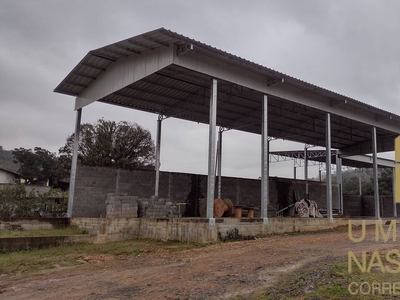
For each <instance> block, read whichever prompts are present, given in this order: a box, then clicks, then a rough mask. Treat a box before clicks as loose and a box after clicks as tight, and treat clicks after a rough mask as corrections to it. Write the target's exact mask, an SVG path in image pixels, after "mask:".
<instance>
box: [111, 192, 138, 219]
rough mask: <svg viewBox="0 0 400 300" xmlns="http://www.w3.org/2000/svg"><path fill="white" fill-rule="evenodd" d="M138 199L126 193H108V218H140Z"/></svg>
mask: <svg viewBox="0 0 400 300" xmlns="http://www.w3.org/2000/svg"><path fill="white" fill-rule="evenodd" d="M138 199H139V198H138V197H137V196H128V194H126V193H108V194H107V200H106V217H107V218H110V217H117V216H118V217H130V218H137V216H138Z"/></svg>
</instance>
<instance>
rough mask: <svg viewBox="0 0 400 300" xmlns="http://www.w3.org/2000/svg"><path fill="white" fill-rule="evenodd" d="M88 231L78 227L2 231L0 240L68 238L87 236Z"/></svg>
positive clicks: (0, 231)
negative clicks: (49, 237) (34, 237)
mask: <svg viewBox="0 0 400 300" xmlns="http://www.w3.org/2000/svg"><path fill="white" fill-rule="evenodd" d="M87 233H88V231H87V230H86V229H84V228H79V227H78V226H68V227H66V228H60V229H24V230H11V229H4V230H0V238H8V237H29V236H68V235H79V234H87Z"/></svg>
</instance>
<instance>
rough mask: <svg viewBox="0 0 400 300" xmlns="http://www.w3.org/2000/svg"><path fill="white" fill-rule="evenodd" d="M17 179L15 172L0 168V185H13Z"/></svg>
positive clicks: (17, 175)
mask: <svg viewBox="0 0 400 300" xmlns="http://www.w3.org/2000/svg"><path fill="white" fill-rule="evenodd" d="M19 178H20V175H19V174H18V173H17V172H15V171H13V170H10V169H6V168H4V167H0V184H10V183H11V184H13V183H15V181H16V180H17V179H19Z"/></svg>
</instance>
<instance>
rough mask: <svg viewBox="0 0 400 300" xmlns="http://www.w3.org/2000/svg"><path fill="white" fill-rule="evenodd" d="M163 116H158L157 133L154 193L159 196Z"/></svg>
mask: <svg viewBox="0 0 400 300" xmlns="http://www.w3.org/2000/svg"><path fill="white" fill-rule="evenodd" d="M162 120H163V117H162V116H161V115H159V116H158V120H157V135H156V165H155V168H156V184H155V188H154V195H155V196H156V197H158V190H159V186H160V165H161V164H160V153H161V124H162Z"/></svg>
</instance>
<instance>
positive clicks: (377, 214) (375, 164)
mask: <svg viewBox="0 0 400 300" xmlns="http://www.w3.org/2000/svg"><path fill="white" fill-rule="evenodd" d="M372 161H373V173H374V174H373V175H374V176H373V177H374V201H375V218H377V219H380V217H381V212H380V205H379V184H378V157H377V145H376V127H373V128H372Z"/></svg>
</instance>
